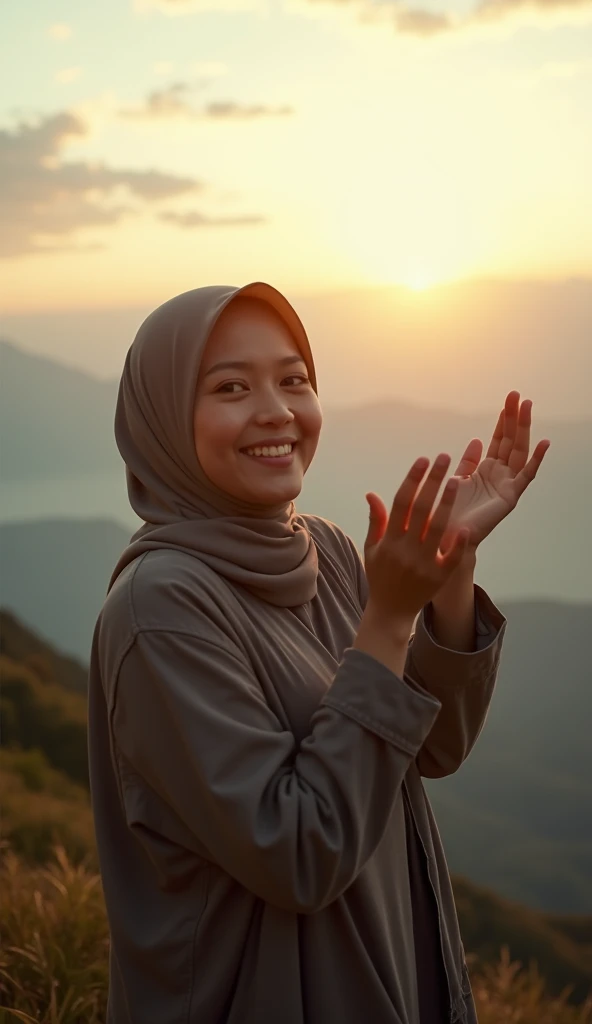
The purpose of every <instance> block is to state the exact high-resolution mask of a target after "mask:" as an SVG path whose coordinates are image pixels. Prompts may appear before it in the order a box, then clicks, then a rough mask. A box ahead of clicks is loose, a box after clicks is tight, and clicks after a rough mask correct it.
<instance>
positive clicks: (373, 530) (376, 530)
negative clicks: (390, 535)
mask: <svg viewBox="0 0 592 1024" xmlns="http://www.w3.org/2000/svg"><path fill="white" fill-rule="evenodd" d="M366 501H367V502H368V505H369V506H370V518H369V522H368V533H367V534H366V542H365V545H364V548H366V547H368V546H369V547H373V546H374V545H375V544H378V542H379V541H380V540H382V537H383V535H384V531H385V529H386V524H387V521H388V512H387V510H386V507H385V504H384V502H383V500H382V498H379V496H378V495H377V494H374V492H373V491H369V492H368V494H367V495H366Z"/></svg>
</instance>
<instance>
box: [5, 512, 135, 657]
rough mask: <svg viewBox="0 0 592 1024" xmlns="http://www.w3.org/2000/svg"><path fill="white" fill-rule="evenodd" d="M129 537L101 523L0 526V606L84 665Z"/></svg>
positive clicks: (62, 521) (78, 521)
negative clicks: (117, 563)
mask: <svg viewBox="0 0 592 1024" xmlns="http://www.w3.org/2000/svg"><path fill="white" fill-rule="evenodd" d="M130 533H131V531H129V530H124V529H123V528H122V527H121V526H119V525H118V524H117V523H113V522H108V521H105V520H84V519H71V520H67V519H58V520H41V521H39V522H32V523H2V524H0V562H1V564H2V574H1V580H0V603H1V604H2V605H4V606H6V607H7V608H10V609H11V610H12V611H14V612H16V614H17V615H19V616H20V617H21V618H22V619H23V620H24V621H25V622H27V623H29V624H30V625H31V626H32V627H33V628H34V629H35V630H36V631H38V632H39V633H40V634H41V635H42V636H43V637H45V638H46V639H48V640H49V641H50V642H51V643H53V644H57V645H58V646H59V647H60V648H61V649H62V650H64V651H67V652H68V653H69V654H72V655H75V656H76V657H78V658H81V659H82V660H83V661H84V662H86V661H87V660H88V657H89V651H90V644H91V640H92V631H93V628H94V624H95V621H96V618H97V615H98V614H99V611H100V608H101V605H102V603H103V600H104V598H105V594H106V592H107V585H108V582H109V578H110V576H111V572H112V570H113V567H114V565H115V563H116V562H117V559H118V558H119V555H120V553H121V551H122V550H123V548H124V547H125V545H126V544H127V542H128V540H129V537H130Z"/></svg>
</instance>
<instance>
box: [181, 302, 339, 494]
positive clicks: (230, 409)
mask: <svg viewBox="0 0 592 1024" xmlns="http://www.w3.org/2000/svg"><path fill="white" fill-rule="evenodd" d="M237 359H242V360H249V361H250V363H251V365H250V366H248V367H247V366H241V367H229V366H223V367H221V368H215V367H218V364H219V363H220V362H223V363H226V362H227V361H229V360H231V361H232V360H237ZM282 360H283V361H284V363H285V361H286V360H290V362H289V365H284V363H282V362H281V361H282ZM321 426H322V412H321V406H320V403H319V400H318V398H317V395H316V392H315V391H314V388H313V387H312V384H311V382H310V380H309V378H308V375H307V367H306V362H305V360H304V359H303V358H302V356H301V355H300V352H299V349H298V346H297V344H296V342H295V340H294V338H293V336H292V334H291V332H290V331H289V329H288V327H287V326H286V325H285V323H284V322H283V320H281V318H280V317H279V316H278V315H277V314H276V313H275V311H274V310H273V309H271V307H270V306H269V305H268V304H267V303H265V302H261V301H259V300H256V299H252V298H241V297H238V298H236V299H234V300H233V301H232V302H230V303H229V305H228V306H227V307H226V309H225V310H224V311H223V313H222V314H221V316H220V317H219V319H218V321H217V322H216V325H215V327H214V329H213V331H212V332H211V334H210V336H209V338H208V341H207V344H206V348H205V350H204V354H203V358H202V362H201V366H200V371H199V375H198V380H197V386H196V400H195V415H194V434H195V448H196V454H197V457H198V460H199V463H200V465H201V467H202V469H203V471H204V473H205V474H206V476H207V477H208V478H209V479H210V480H211V481H212V482H213V483H214V484H216V485H217V486H218V487H219V488H220V489H221V490H223V491H226V492H227V493H229V494H232V495H234V497H236V498H238V499H239V500H240V501H248V502H253V503H255V504H265V505H279V504H283V503H285V502H289V501H293V500H294V499H295V498H296V497H297V496H298V495H299V494H300V491H301V490H302V481H303V478H304V474H305V473H306V471H307V469H308V467H309V465H310V463H311V462H312V459H313V456H314V454H315V451H316V448H317V444H318V441H319V435H320V431H321ZM272 438H277V439H278V442H280V443H283V440H282V441H280V439H282V438H283V439H286V440H287V439H288V438H290V439H291V440H293V441H294V449H293V453H292V456H291V461H290V463H289V464H288V465H283V464H282V463H281V462H278V463H276V464H275V465H274V464H273V460H271V464H266V461H264V460H260V459H259V458H258V457H256V456H254V455H248V454H246V453H245V451H244V449H245V448H246V447H247V446H249V447H257V446H262V445H263V444H266V443H267V441H268V439H272Z"/></svg>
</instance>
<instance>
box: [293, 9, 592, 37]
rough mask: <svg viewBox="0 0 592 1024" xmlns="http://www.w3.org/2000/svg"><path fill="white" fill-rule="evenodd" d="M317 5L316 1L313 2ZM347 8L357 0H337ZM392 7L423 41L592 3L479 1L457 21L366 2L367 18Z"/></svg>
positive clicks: (399, 25) (398, 25)
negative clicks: (518, 13) (528, 11)
mask: <svg viewBox="0 0 592 1024" xmlns="http://www.w3.org/2000/svg"><path fill="white" fill-rule="evenodd" d="M309 2H310V3H311V4H312V3H315V2H316V0H309ZM333 2H334V3H335V4H341V5H342V6H346V5H348V4H350V3H351V2H353V0H333ZM387 7H391V8H392V15H393V23H394V26H395V29H396V30H397V31H398V32H401V33H405V34H407V35H414V36H419V37H423V38H429V37H430V36H435V35H440V34H442V33H444V32H450V31H455V30H459V29H463V28H468V27H470V26H472V25H475V24H483V23H484V22H498V21H502V20H503V19H504V18H508V17H510V16H511V15H512V14H514V13H515V12H516V11H519V10H526V9H529V8H530V9H531V10H535V11H537V10H538V11H540V12H551V11H559V10H565V11H567V10H574V9H577V8H586V7H590V8H592V0H477V2H476V3H475V6H474V7H473V9H472V10H471V11H470V12H469V13H468V14H467V15H466V16H465V17H464V18H453V17H452V16H451V15H449V14H446V13H435V12H434V11H431V10H428V9H427V8H423V7H411V6H408V5H407V4H406V3H404V0H381V2H380V3H379V4H377V3H375V0H365V2H364V3H363V5H362V8H361V16H362V18H363V19H366V18H371V17H372V16H373V15H375V14H376V13H377V10H378V9H379V8H380V9H381V10H385V8H387Z"/></svg>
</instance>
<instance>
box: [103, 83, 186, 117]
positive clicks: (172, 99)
mask: <svg viewBox="0 0 592 1024" xmlns="http://www.w3.org/2000/svg"><path fill="white" fill-rule="evenodd" d="M190 93H191V89H190V87H189V85H188V84H187V83H186V82H174V83H173V84H172V85H169V86H167V87H166V88H164V89H155V91H154V92H151V93H149V95H148V96H147V97H146V100H145V102H144V104H143V105H142V106H141V107H127V108H124V109H122V110H120V111H119V116H120V117H129V118H137V119H140V120H155V121H156V120H160V119H164V118H167V119H168V118H174V117H197V116H198V115H199V111H198V109H197V108H196V107H195V106H194V105H193V104H192V103H191V102H190V101H189V99H188V96H189V95H190Z"/></svg>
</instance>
